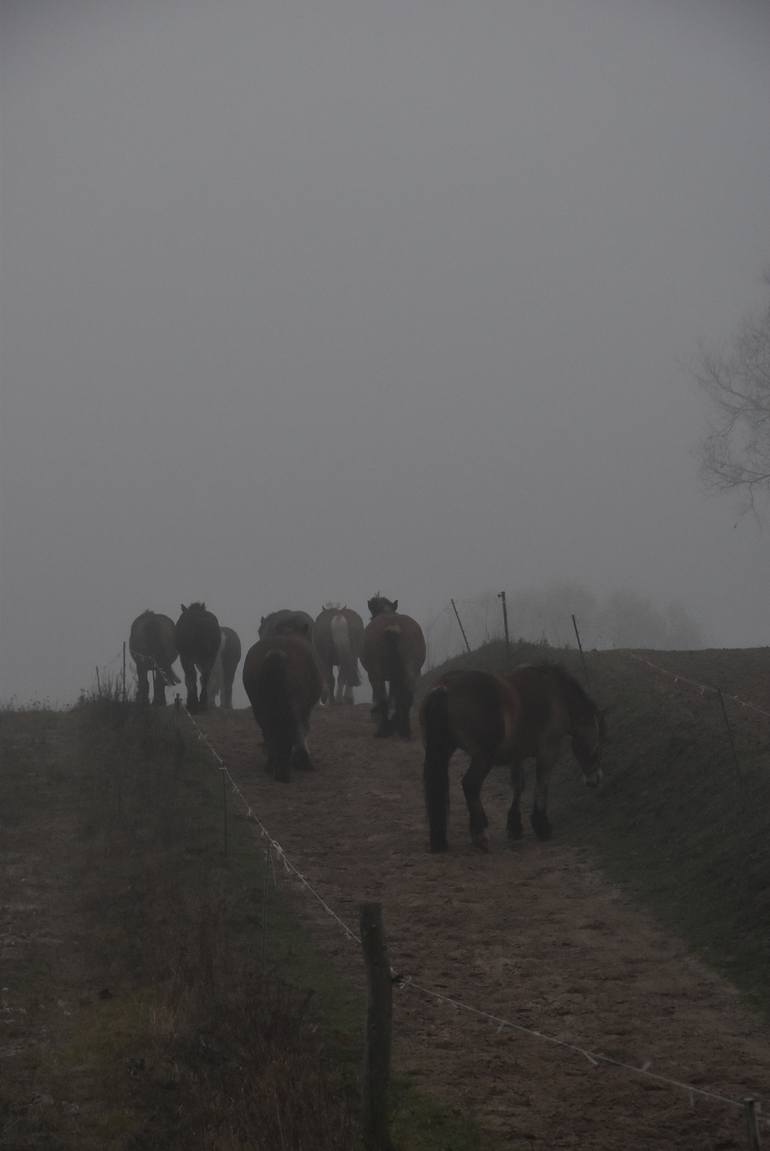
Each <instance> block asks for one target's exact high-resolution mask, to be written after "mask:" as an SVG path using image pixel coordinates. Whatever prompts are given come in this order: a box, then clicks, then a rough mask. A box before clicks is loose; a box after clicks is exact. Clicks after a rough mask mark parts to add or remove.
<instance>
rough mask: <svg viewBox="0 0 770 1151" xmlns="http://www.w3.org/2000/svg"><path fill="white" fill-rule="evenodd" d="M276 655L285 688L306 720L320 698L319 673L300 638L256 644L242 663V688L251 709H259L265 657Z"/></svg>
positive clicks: (285, 637) (310, 651)
mask: <svg viewBox="0 0 770 1151" xmlns="http://www.w3.org/2000/svg"><path fill="white" fill-rule="evenodd" d="M274 653H280V654H281V656H282V657H283V660H284V667H285V676H286V684H287V689H288V691H289V694H290V695H291V698H292V700H293V702H294V703H295V704H296V706H297V709H298V710H299V712H300V714H301V715H303V716H307V715H309V714H310V712H311V711H312V709H313V708H314V707H315V705H316V704H317V703H318V700H319V699H320V698H321V687H322V684H321V673H320V670H319V668H318V663H317V661H316V658H315V653H314V652H313V649H312V647H311V646H310V643H309V642H308V641H307V640H306V639H304V638H303V637H302V636H300V635H292V634H288V635H273V636H268V637H267V638H266V639H260V640H258V641H257V642H256V643H255V644H254V645H253V646H252V647H251V648H249V650H248V652H247V653H246V658H245V660H244V661H243V686H244V688H245V690H246V694H247V696H248V697H249V700H250V702H251V705H252V707H253V708H254V709H255V710H256V709H257V708H258V706H259V702H260V696H261V694H262V693H261V690H260V678H261V673H262V669H263V667H264V665H265V662H266V661H267V660H268V657H269V656H271V655H272V654H274Z"/></svg>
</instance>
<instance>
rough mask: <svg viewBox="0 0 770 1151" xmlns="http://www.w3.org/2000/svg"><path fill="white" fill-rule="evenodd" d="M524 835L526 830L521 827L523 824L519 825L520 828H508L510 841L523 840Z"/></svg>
mask: <svg viewBox="0 0 770 1151" xmlns="http://www.w3.org/2000/svg"><path fill="white" fill-rule="evenodd" d="M523 834H524V828H523V827H522V826H521V824H519V826H518V827H509V828H508V838H509V839H510V840H516V839H521V837H522V836H523Z"/></svg>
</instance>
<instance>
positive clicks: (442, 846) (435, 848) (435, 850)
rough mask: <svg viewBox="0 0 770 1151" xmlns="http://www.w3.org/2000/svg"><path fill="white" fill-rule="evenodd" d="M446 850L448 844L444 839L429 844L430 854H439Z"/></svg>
mask: <svg viewBox="0 0 770 1151" xmlns="http://www.w3.org/2000/svg"><path fill="white" fill-rule="evenodd" d="M448 850H449V844H448V843H447V841H446V840H445V839H442V840H441V841H440V842H439V843H432V844H431V845H430V851H431V855H439V854H441V853H443V852H445V851H448Z"/></svg>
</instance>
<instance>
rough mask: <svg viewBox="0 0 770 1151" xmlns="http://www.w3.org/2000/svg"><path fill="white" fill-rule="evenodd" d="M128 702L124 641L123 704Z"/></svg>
mask: <svg viewBox="0 0 770 1151" xmlns="http://www.w3.org/2000/svg"><path fill="white" fill-rule="evenodd" d="M125 702H126V641H125V640H123V703H125Z"/></svg>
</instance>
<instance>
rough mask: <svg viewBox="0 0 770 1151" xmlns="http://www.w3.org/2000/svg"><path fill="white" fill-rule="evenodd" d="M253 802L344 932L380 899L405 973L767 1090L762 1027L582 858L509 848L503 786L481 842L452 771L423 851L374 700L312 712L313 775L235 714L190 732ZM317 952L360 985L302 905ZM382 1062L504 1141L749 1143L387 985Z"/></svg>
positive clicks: (415, 773)
mask: <svg viewBox="0 0 770 1151" xmlns="http://www.w3.org/2000/svg"><path fill="white" fill-rule="evenodd" d="M203 723H204V726H205V728H206V730H207V732H208V734H209V736H210V738H211V740H212V742H213V743H214V745H215V746H216V747H217V748H218V749H219V750H220V751H221V752H222V754H223V755H224V756H225V759H226V761H227V763H228V766H229V767H230V769H231V770H232V772H233V775H234V776H235V778H236V779H237V780H238V783H239V784H240V786H241V787H242V788H243V790H244V792H245V794H246V795H247V796H248V798H249V801H250V802H251V803H252V804H253V806H254V808H255V809H256V810H257V811H259V813H260V815H261V817H262V818H263V819H264V821H265V823H266V824H267V825H268V827H269V828H270V830H271V832H272V834H273V835H274V836H275V837H276V838H277V839H278V840H279V841H280V843H281V844H282V846H283V847H284V849H285V851H286V852H287V853H288V854H289V855H290V857H291V858H292V859H293V860H294V861H295V862H296V863H297V865H298V866H299V867H300V868H301V870H302V871H303V872H304V873H305V874H306V876H307V877H308V879H309V880H310V881H311V882H312V883H313V884H314V885H316V886H317V888H318V890H319V891H320V893H321V894H322V895H323V897H324V898H325V899H326V900H328V902H329V903H330V904H331V905H332V906H333V907H334V908H335V910H336V911H338V912H339V914H340V915H341V916H342V917H343V918H345V919H346V921H347V922H349V923H351V924H353V925H355V923H356V919H357V907H358V903H359V902H360V901H362V900H366V899H377V900H381V901H382V903H383V906H384V916H385V923H386V929H387V933H388V940H389V946H390V950H391V962H392V964H393V966H394V967H395V968H396V970H398V971H399V972H401V973H404V974H408V975H410V976H411V977H412V978H413V980H414V981H415V982H418V983H420V984H423V985H425V986H427V987H430V988H432V989H435V990H437V991H439V992H441V993H444V994H446V995H449V996H452V997H456V998H459V999H462V1000H463V1001H465V1002H466V1003H468V1004H470V1005H472V1006H474V1007H478V1008H482V1009H484V1010H486V1011H488V1012H491V1013H493V1014H497V1015H499V1016H502V1017H504V1018H506V1019H511V1020H513V1021H515V1022H517V1023H519V1024H522V1025H523V1026H525V1027H529V1028H533V1029H535V1030H538V1031H542V1032H545V1033H548V1034H549V1035H552V1036H555V1037H558V1038H559V1039H562V1040H566V1041H568V1042H569V1043H573V1044H576V1045H578V1046H581V1047H584V1048H587V1049H590V1050H592V1051H598V1052H601V1053H603V1054H606V1055H608V1056H611V1057H613V1058H616V1059H619V1060H621V1061H624V1062H627V1063H631V1064H633V1065H634V1066H644V1065H647V1066H648V1067H649V1069H650V1070H652V1071H654V1072H657V1073H660V1074H662V1075H666V1076H670V1077H672V1078H675V1079H679V1080H686V1081H687V1082H689V1083H692V1084H694V1085H696V1086H699V1087H701V1088H704V1089H708V1090H714V1091H717V1092H719V1093H723V1094H726V1095H729V1096H732V1097H734V1098H736V1099H740V1098H741V1097H742V1096H744V1095H746V1094H749V1093H756V1094H758V1095H759V1096H767V1095H770V1029H768V1027H767V1026H766V1025H765V1024H764V1023H763V1022H762V1021H760V1020H758V1019H756V1018H754V1017H753V1016H752V1015H750V1014H749V1013H748V1012H747V1011H746V1010H745V1009H744V1008H743V1007H742V1006H741V1004H740V1003H739V1000H738V996H737V993H736V992H735V990H734V989H733V988H732V987H731V986H730V985H729V984H728V983H726V982H725V981H724V980H721V979H720V978H718V977H717V976H716V975H714V974H713V973H712V972H710V971H709V970H707V969H706V968H705V967H704V966H703V965H702V964H700V963H699V962H697V961H696V960H694V959H693V958H691V957H690V956H689V955H688V953H687V949H686V948H685V946H684V944H682V943H681V942H680V941H679V940H677V939H676V938H672V937H670V936H668V935H666V934H664V933H663V932H662V931H661V929H660V928H659V927H658V926H657V925H656V924H655V923H654V921H653V920H652V919H651V917H649V916H648V915H647V914H646V913H644V912H643V911H641V910H639V908H637V907H636V906H634V905H633V904H632V903H631V902H630V901H629V900H628V899H627V898H626V897H625V896H624V895H623V894H622V893H621V892H619V891H618V890H617V889H615V888H613V887H612V886H611V885H610V884H609V883H608V882H607V881H606V880H605V879H604V878H603V876H602V875H601V873H600V872H599V871H597V870H596V869H594V868H593V867H592V866H591V863H590V861H589V860H588V858H587V857H586V856H585V855H584V854H581V853H580V852H579V851H578V850H576V849H575V848H573V847H571V846H570V844H569V843H568V842H566V840H565V837H564V836H563V834H562V835H560V829H559V827H558V826H557V827H556V828H555V834H554V838H553V839H552V840H551V841H550V842H549V843H546V844H542V843H539V842H538V841H537V840H536V839H535V838H534V836H533V835H532V834H531V832H529V829H527V834H525V837H524V839H523V840H522V841H521V842H520V843H518V844H517V845H516V846H515V847H514V848H513V849H512V848H510V847H509V846H508V844H507V843H506V840H505V834H504V832H505V812H506V810H507V806H508V804H509V802H510V793H509V790H508V787H507V778H506V774H505V773H504V772H500V773H496V774H495V775H494V776H492V777H490V779H489V780H488V781H487V784H486V786H485V790H484V802H485V806H486V809H487V813H488V815H489V818H490V832H491V837H492V851H491V853H490V854H489V855H486V856H485V855H481V854H479V853H477V852H474V851H472V850H471V849H470V847H469V846H468V836H467V826H466V822H467V821H466V813H465V805H464V803H463V800H462V793H461V791H460V786H459V779H460V772H461V765H460V763H459V762H458V763H455V764H453V768H452V811H451V816H450V852H449V854H447V855H444V856H432V855H430V854H429V853H428V852H427V850H426V828H425V823H424V818H423V806H422V797H421V786H420V781H421V755H420V748H419V745H418V743H417V742H413V743H410V744H404V743H402V742H391V741H387V742H383V741H378V740H375V739H374V738H373V734H372V727H371V724H370V720H369V715H368V709H367V708H366V707H365V706H359V707H356V708H334V709H330V710H325V711H319V712H317V714H316V716H315V718H314V730H313V751H314V755H315V759H316V762H317V768H318V769H317V771H316V772H314V773H312V774H303V775H300V776H295V778H294V779H293V780H292V782H291V783H290V784H288V785H286V784H284V785H279V784H276V783H274V782H273V781H272V780H271V779H270V778H269V777H268V776H267V775H266V774H265V772H264V770H263V766H262V765H263V760H262V756H261V752H260V749H259V740H258V733H257V729H256V727H255V725H254V722H253V719H252V717H251V715H250V714H249V713H248V712H236V713H231V714H230V715H229V716H228V715H223V714H222V713H212V714H210V715H209V716H207V717H206V719H205V720H204V721H203ZM305 902H306V905H307V916H308V919H309V921H311V922H312V924H313V926H314V930H315V933H316V936H317V938H318V941H319V944H320V946H322V947H323V948H324V949H325V950H326V951H327V952H328V953H329V954H331V955H332V956H333V958H334V961H335V962H336V963H337V964H338V965H339V967H340V969H341V970H342V971H343V972H345V973H346V974H347V975H349V976H350V977H351V978H353V979H356V980H357V979H359V978H360V968H361V962H360V957H359V955H358V954H357V951H356V949H355V948H354V947H352V946H351V944H350V943H349V941H348V940H346V938H345V936H344V934H343V933H342V932H341V930H340V929H339V928H338V927H335V926H334V925H333V924H332V923H331V922H330V921H329V920H328V918H327V917H326V916H325V915H324V914H323V913H322V912H320V910H319V909H318V908H317V906H315V905H311V901H310V900H307V901H305ZM395 1013H396V1015H395V1033H394V1061H395V1065H396V1068H397V1069H398V1071H399V1072H401V1073H406V1074H408V1075H410V1077H411V1078H412V1079H413V1080H414V1081H415V1082H417V1083H419V1084H420V1085H422V1086H424V1087H425V1088H426V1089H428V1090H430V1091H431V1092H432V1093H434V1094H435V1095H436V1096H438V1097H440V1098H441V1099H443V1100H445V1101H447V1102H448V1103H450V1104H451V1105H454V1106H457V1107H460V1108H462V1109H463V1111H465V1112H466V1113H470V1114H472V1115H473V1116H474V1117H475V1118H476V1119H477V1121H478V1122H479V1123H480V1125H481V1126H482V1128H483V1129H484V1130H485V1131H487V1132H488V1133H489V1135H490V1136H493V1137H498V1138H501V1140H502V1141H503V1142H504V1143H505V1145H506V1146H508V1147H514V1148H546V1147H547V1148H567V1147H575V1148H577V1147H580V1148H583V1149H586V1148H597V1149H598V1148H606V1149H610V1148H613V1149H614V1148H625V1149H632V1148H671V1149H673V1148H678V1149H681V1148H725V1149H726V1148H733V1147H735V1148H743V1147H745V1145H746V1144H745V1135H744V1127H743V1117H742V1115H741V1112H740V1111H739V1110H733V1109H732V1108H730V1107H728V1106H726V1105H723V1104H718V1103H715V1102H710V1101H703V1100H701V1099H692V1100H691V1099H690V1097H689V1096H688V1095H687V1094H686V1093H685V1092H682V1091H680V1090H676V1089H674V1088H671V1087H668V1086H666V1085H664V1084H662V1083H658V1082H656V1081H654V1080H650V1079H645V1078H641V1077H637V1076H634V1075H631V1074H629V1073H627V1072H623V1071H620V1070H616V1069H613V1068H610V1067H608V1066H606V1065H599V1066H594V1065H592V1063H591V1062H590V1061H589V1060H588V1059H586V1058H583V1057H582V1056H579V1055H576V1054H574V1053H572V1052H570V1051H567V1050H565V1049H563V1048H560V1047H558V1046H554V1045H552V1044H549V1043H546V1042H543V1041H542V1040H541V1039H538V1038H536V1037H532V1036H528V1035H523V1034H520V1033H515V1032H511V1031H503V1032H502V1033H499V1032H498V1031H497V1030H496V1029H495V1028H494V1027H493V1026H492V1025H490V1024H489V1023H487V1022H484V1021H481V1020H477V1019H475V1018H473V1017H472V1016H470V1015H467V1014H463V1013H461V1012H459V1011H457V1010H456V1009H455V1008H453V1007H451V1006H448V1005H445V1004H441V1003H436V1002H433V1001H430V1000H428V999H426V998H425V997H424V996H423V995H421V994H420V993H418V992H416V991H414V990H410V989H407V990H403V991H399V992H398V994H397V995H396V1003H395Z"/></svg>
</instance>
